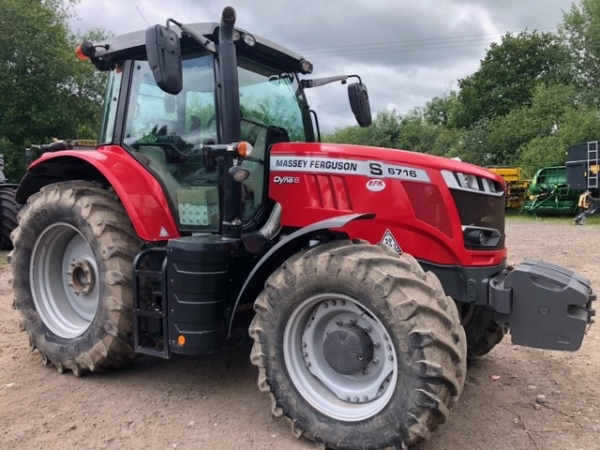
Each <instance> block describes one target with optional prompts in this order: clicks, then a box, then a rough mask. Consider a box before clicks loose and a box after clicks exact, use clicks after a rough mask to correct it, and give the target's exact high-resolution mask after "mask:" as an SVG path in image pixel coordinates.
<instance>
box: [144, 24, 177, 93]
mask: <svg viewBox="0 0 600 450" xmlns="http://www.w3.org/2000/svg"><path fill="white" fill-rule="evenodd" d="M146 54H147V55H148V64H149V65H150V68H151V69H152V74H153V75H154V80H155V81H156V84H157V85H158V87H159V88H161V89H162V90H163V91H165V92H167V93H168V94H173V95H177V94H179V93H180V92H181V89H182V88H183V72H182V69H181V47H180V46H179V37H178V36H177V33H175V31H173V30H171V29H170V28H167V27H165V26H162V25H155V26H153V27H150V28H148V29H147V30H146Z"/></svg>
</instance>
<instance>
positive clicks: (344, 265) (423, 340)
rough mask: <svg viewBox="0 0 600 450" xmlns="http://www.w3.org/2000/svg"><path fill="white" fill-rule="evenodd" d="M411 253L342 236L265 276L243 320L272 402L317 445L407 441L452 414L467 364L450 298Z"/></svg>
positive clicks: (277, 411) (379, 444) (419, 437)
mask: <svg viewBox="0 0 600 450" xmlns="http://www.w3.org/2000/svg"><path fill="white" fill-rule="evenodd" d="M432 281H433V280H432V276H431V274H425V273H424V272H423V270H422V269H421V267H420V266H419V264H418V263H417V262H416V261H415V260H414V259H413V258H412V257H410V256H408V255H401V256H400V257H398V255H397V254H396V253H394V252H392V251H391V250H389V249H387V247H382V246H373V245H370V244H366V243H352V242H350V241H337V242H333V243H330V244H323V245H320V246H317V247H313V248H311V249H309V250H308V251H306V252H304V253H301V254H298V255H295V256H293V257H292V258H290V259H289V260H288V261H287V262H286V263H284V264H283V266H282V267H281V268H279V269H278V270H277V271H275V272H274V273H273V274H272V275H271V276H270V277H269V279H268V280H267V282H266V285H265V290H264V291H263V292H262V293H261V294H260V296H259V297H258V299H257V301H256V304H255V311H256V316H255V318H254V320H253V322H252V324H251V326H250V334H251V336H252V337H253V339H254V346H253V349H252V362H253V364H255V365H256V366H258V368H259V382H258V384H259V387H260V389H261V390H263V391H266V392H268V393H269V394H270V395H271V399H272V405H273V413H274V414H275V415H277V416H280V415H285V416H286V417H287V418H288V419H290V421H291V423H292V429H293V432H294V433H295V434H296V435H298V436H300V435H301V434H305V435H306V436H307V437H309V438H310V439H313V440H314V441H315V442H316V443H317V445H318V446H319V447H330V448H343V449H353V448H360V449H362V448H388V447H392V448H405V447H406V446H408V445H411V444H414V443H415V442H418V441H420V440H422V439H426V438H428V437H429V435H430V432H431V431H432V430H433V429H435V428H436V427H437V426H438V425H439V424H440V423H442V422H443V421H444V420H445V419H446V418H447V416H448V412H449V408H450V407H451V406H453V405H454V404H455V403H456V401H457V399H458V397H459V395H460V393H461V392H462V388H463V384H464V378H465V374H466V344H465V337H464V332H463V329H462V327H461V326H460V321H459V317H458V311H457V310H456V307H455V305H454V302H453V301H452V300H451V299H450V298H448V297H446V296H445V295H444V293H443V291H441V289H440V285H439V283H438V282H437V279H435V281H434V282H432Z"/></svg>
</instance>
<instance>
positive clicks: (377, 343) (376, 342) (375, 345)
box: [373, 341, 381, 348]
mask: <svg viewBox="0 0 600 450" xmlns="http://www.w3.org/2000/svg"><path fill="white" fill-rule="evenodd" d="M380 345H381V343H380V342H379V341H375V342H373V347H375V348H379V346H380Z"/></svg>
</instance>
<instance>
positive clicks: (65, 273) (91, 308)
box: [29, 222, 99, 339]
mask: <svg viewBox="0 0 600 450" xmlns="http://www.w3.org/2000/svg"><path fill="white" fill-rule="evenodd" d="M29 274H30V278H29V283H30V286H31V289H32V294H33V301H34V303H35V306H36V309H37V311H38V312H39V314H40V317H41V318H42V321H43V322H44V324H45V325H46V326H47V327H48V328H49V329H50V330H51V331H52V332H53V333H54V334H56V335H57V336H60V337H63V338H67V339H70V338H75V337H77V336H81V335H82V334H83V333H84V332H85V331H86V330H87V329H88V328H89V326H90V324H91V323H92V320H93V319H94V316H95V315H96V310H97V309H98V301H99V286H98V267H97V265H96V259H95V257H94V253H93V251H92V248H91V247H90V244H89V243H88V242H87V240H86V239H85V238H84V237H83V235H82V234H81V233H80V232H79V231H78V230H77V229H76V228H75V227H73V226H71V225H69V224H67V223H63V222H57V223H55V224H53V225H51V226H49V227H48V228H46V229H45V230H44V231H42V232H41V233H40V235H39V237H38V238H37V240H36V242H35V245H34V247H33V253H32V258H31V265H30V270H29Z"/></svg>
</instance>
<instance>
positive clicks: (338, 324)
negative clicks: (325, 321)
mask: <svg viewBox="0 0 600 450" xmlns="http://www.w3.org/2000/svg"><path fill="white" fill-rule="evenodd" d="M335 324H336V325H337V326H338V327H341V326H342V325H344V321H343V320H342V319H338V320H336V321H335Z"/></svg>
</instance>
